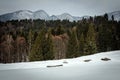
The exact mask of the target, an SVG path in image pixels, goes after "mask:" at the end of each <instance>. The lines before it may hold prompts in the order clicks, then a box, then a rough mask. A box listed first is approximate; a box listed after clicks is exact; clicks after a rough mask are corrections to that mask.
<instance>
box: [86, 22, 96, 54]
mask: <svg viewBox="0 0 120 80" xmlns="http://www.w3.org/2000/svg"><path fill="white" fill-rule="evenodd" d="M85 41H86V44H85V48H84V50H85V55H89V54H93V53H96V52H97V46H96V32H95V30H94V25H93V24H92V23H91V24H90V26H89V28H88V32H87V36H86V40H85Z"/></svg>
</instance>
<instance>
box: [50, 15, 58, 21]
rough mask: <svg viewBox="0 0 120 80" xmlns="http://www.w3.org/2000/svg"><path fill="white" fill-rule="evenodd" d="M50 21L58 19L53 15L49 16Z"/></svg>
mask: <svg viewBox="0 0 120 80" xmlns="http://www.w3.org/2000/svg"><path fill="white" fill-rule="evenodd" d="M50 20H58V17H57V16H55V15H52V16H50Z"/></svg>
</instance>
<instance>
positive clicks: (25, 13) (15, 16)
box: [0, 10, 120, 21]
mask: <svg viewBox="0 0 120 80" xmlns="http://www.w3.org/2000/svg"><path fill="white" fill-rule="evenodd" d="M112 15H113V16H114V19H115V20H117V21H119V20H120V11H115V12H111V13H108V18H109V20H111V16H112ZM89 17H90V16H82V17H77V16H72V15H70V14H69V13H63V14H61V15H52V16H49V15H48V14H47V13H46V12H45V11H44V10H38V11H35V12H32V11H29V10H20V11H16V12H13V13H7V14H3V15H0V21H8V20H21V19H43V20H58V19H59V20H64V19H67V20H69V21H78V20H81V19H83V18H89Z"/></svg>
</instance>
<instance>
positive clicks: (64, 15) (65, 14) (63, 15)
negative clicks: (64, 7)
mask: <svg viewBox="0 0 120 80" xmlns="http://www.w3.org/2000/svg"><path fill="white" fill-rule="evenodd" d="M57 17H58V19H60V20H64V19H66V20H70V21H74V20H75V19H74V17H73V16H72V15H70V14H68V13H63V14H61V15H58V16H57Z"/></svg>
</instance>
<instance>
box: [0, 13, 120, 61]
mask: <svg viewBox="0 0 120 80" xmlns="http://www.w3.org/2000/svg"><path fill="white" fill-rule="evenodd" d="M112 50H120V21H114V16H112V20H108V15H107V14H105V15H104V16H95V17H90V18H88V19H84V18H83V19H82V20H79V21H73V22H70V21H69V20H62V21H60V20H55V21H53V20H50V21H45V20H40V19H38V20H20V21H19V20H12V21H7V22H0V63H14V62H26V61H41V60H53V59H62V58H74V57H79V56H84V55H90V54H95V53H97V52H105V51H112Z"/></svg>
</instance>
